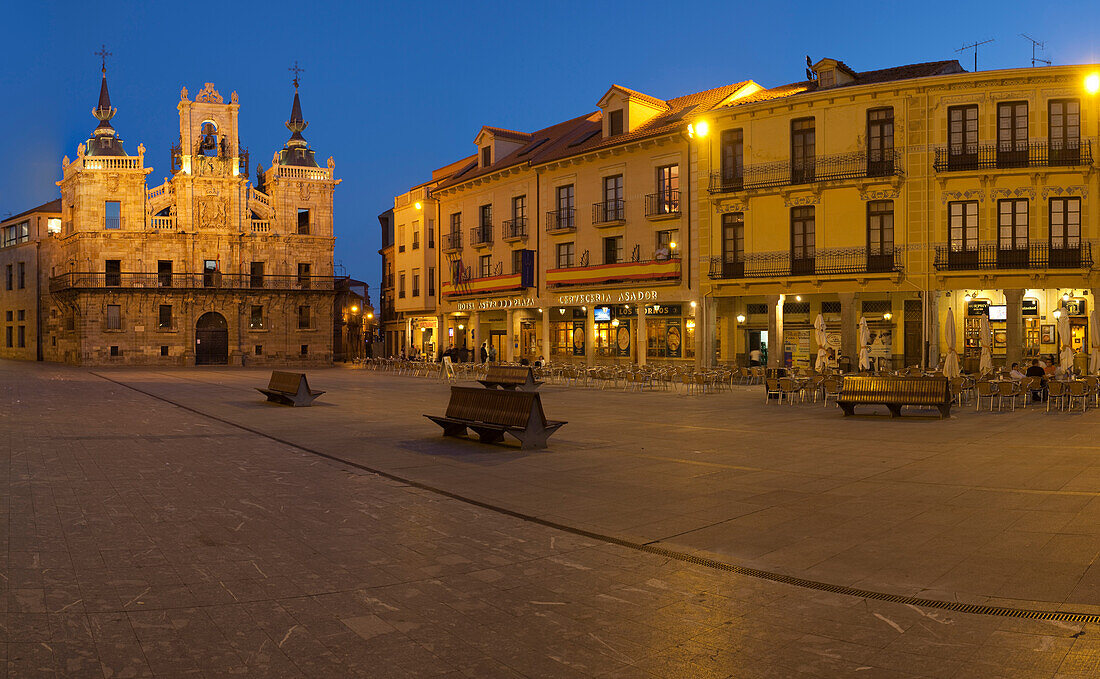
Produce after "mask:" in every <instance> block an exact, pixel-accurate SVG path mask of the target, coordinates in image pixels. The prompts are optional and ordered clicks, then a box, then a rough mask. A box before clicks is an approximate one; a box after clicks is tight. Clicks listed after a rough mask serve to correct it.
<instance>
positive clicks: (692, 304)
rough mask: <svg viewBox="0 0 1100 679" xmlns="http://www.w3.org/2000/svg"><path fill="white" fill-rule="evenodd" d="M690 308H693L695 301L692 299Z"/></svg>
mask: <svg viewBox="0 0 1100 679" xmlns="http://www.w3.org/2000/svg"><path fill="white" fill-rule="evenodd" d="M691 308H692V309H694V308H695V302H694V301H692V303H691Z"/></svg>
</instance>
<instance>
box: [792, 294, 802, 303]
mask: <svg viewBox="0 0 1100 679" xmlns="http://www.w3.org/2000/svg"><path fill="white" fill-rule="evenodd" d="M794 301H796V302H801V301H802V295H795V296H794Z"/></svg>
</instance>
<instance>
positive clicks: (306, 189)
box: [298, 182, 313, 200]
mask: <svg viewBox="0 0 1100 679" xmlns="http://www.w3.org/2000/svg"><path fill="white" fill-rule="evenodd" d="M312 189H313V187H312V186H310V185H309V182H298V195H299V197H301V199H302V200H309V193H310V191H311V190H312Z"/></svg>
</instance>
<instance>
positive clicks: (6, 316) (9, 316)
mask: <svg viewBox="0 0 1100 679" xmlns="http://www.w3.org/2000/svg"><path fill="white" fill-rule="evenodd" d="M11 319H12V311H11V309H8V310H7V311H5V312H4V320H6V321H7V322H8V323H11Z"/></svg>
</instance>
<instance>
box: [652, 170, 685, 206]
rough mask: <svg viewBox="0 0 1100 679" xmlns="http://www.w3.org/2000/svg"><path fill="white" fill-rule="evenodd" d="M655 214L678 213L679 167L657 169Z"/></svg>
mask: <svg viewBox="0 0 1100 679" xmlns="http://www.w3.org/2000/svg"><path fill="white" fill-rule="evenodd" d="M656 208H657V209H656V214H661V215H665V214H675V213H677V212H679V211H680V166H679V165H666V166H664V167H659V168H657V205H656Z"/></svg>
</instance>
